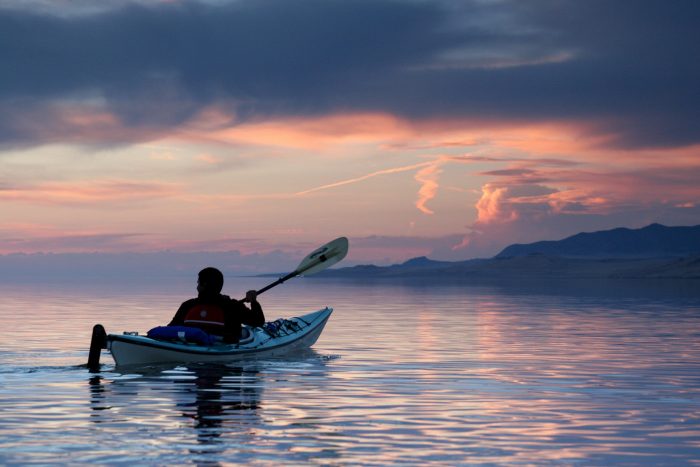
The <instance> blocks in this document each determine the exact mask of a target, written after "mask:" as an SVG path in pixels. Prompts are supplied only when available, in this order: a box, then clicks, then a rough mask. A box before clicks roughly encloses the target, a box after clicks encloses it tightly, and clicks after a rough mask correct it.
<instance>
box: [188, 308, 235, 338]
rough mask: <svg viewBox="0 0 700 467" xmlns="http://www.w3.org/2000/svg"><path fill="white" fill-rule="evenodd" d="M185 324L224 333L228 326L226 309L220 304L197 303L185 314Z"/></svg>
mask: <svg viewBox="0 0 700 467" xmlns="http://www.w3.org/2000/svg"><path fill="white" fill-rule="evenodd" d="M184 324H185V326H193V327H196V328H200V329H203V330H204V331H206V332H210V333H212V334H219V335H221V334H223V333H224V329H225V326H226V318H225V316H224V310H223V309H222V308H221V307H220V306H219V305H214V304H207V305H202V304H197V305H194V306H193V307H192V308H190V309H189V311H188V312H187V314H186V315H185V320H184Z"/></svg>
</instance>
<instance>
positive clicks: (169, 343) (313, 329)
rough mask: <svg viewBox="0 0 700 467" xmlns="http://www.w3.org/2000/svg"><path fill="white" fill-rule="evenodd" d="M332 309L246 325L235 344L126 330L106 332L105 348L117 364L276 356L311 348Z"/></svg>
mask: <svg viewBox="0 0 700 467" xmlns="http://www.w3.org/2000/svg"><path fill="white" fill-rule="evenodd" d="M332 312H333V309H332V308H328V307H326V308H324V309H322V310H318V311H315V312H313V313H309V314H306V315H302V316H298V317H295V318H290V319H278V320H277V321H273V322H268V323H265V325H264V326H262V327H248V326H244V336H243V338H242V339H241V340H240V341H239V342H238V343H236V344H226V343H215V344H213V345H200V344H195V343H191V342H179V341H177V340H175V341H173V340H160V339H153V338H150V337H147V336H139V335H135V333H124V334H107V336H106V347H107V349H108V350H109V352H110V353H111V354H112V357H113V358H114V362H115V363H116V364H117V366H122V365H141V364H149V363H179V362H228V361H232V360H238V359H241V358H249V357H274V356H279V355H286V354H290V353H293V352H295V351H299V350H302V349H306V348H308V347H311V346H312V345H313V344H314V343H315V342H316V340H317V339H318V337H319V336H320V335H321V331H323V328H324V326H325V325H326V322H327V321H328V318H329V317H330V316H331V313H332Z"/></svg>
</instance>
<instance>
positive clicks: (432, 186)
mask: <svg viewBox="0 0 700 467" xmlns="http://www.w3.org/2000/svg"><path fill="white" fill-rule="evenodd" d="M440 165H441V164H440V161H439V160H438V161H436V162H435V163H433V164H431V165H428V166H426V167H424V168H422V169H421V170H419V171H418V173H416V175H415V177H414V178H415V179H416V181H417V182H420V183H421V187H420V189H419V190H418V200H417V201H416V208H418V210H419V211H421V212H423V213H424V214H434V212H433V211H432V210H431V209H429V208H428V207H427V206H426V204H427V203H428V201H430V200H431V199H433V198H434V197H435V194H436V193H437V190H438V188H439V184H438V175H440V173H442V170H441V169H440Z"/></svg>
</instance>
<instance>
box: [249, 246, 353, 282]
mask: <svg viewBox="0 0 700 467" xmlns="http://www.w3.org/2000/svg"><path fill="white" fill-rule="evenodd" d="M347 254H348V239H347V238H345V237H338V238H336V239H335V240H333V241H331V242H328V243H326V244H325V245H323V246H322V247H320V248H317V249H316V250H314V251H313V252H312V253H309V255H308V256H307V257H306V258H304V259H303V260H301V263H299V266H297V268H296V269H295V270H294V272H290V273H289V274H287V275H286V276H284V277H280V278H279V279H277V280H276V281H275V282H273V283H272V284H269V285H266V286H265V287H263V288H262V289H260V290H258V291H256V294H257V295H260V294H261V293H263V292H265V291H267V290H270V289H271V288H273V287H275V286H277V285H279V284H281V283H282V282H285V281H287V280H289V279H291V278H292V277H296V276H301V275H304V276H310V275H311V274H316V273H317V272H321V271H323V270H324V269H327V268H329V267H331V266H333V265H334V264H335V263H337V262H338V261H340V260H341V259H343V258H345V255H347Z"/></svg>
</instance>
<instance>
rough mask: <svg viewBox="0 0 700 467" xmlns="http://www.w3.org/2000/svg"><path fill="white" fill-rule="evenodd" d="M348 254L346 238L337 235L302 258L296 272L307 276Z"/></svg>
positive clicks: (329, 265) (331, 264)
mask: <svg viewBox="0 0 700 467" xmlns="http://www.w3.org/2000/svg"><path fill="white" fill-rule="evenodd" d="M347 254H348V239H347V238H345V237H338V238H336V239H335V240H333V241H331V242H328V243H326V244H325V245H323V246H322V247H320V248H319V249H317V250H316V251H314V252H313V253H311V254H309V256H307V257H306V258H304V259H303V260H302V261H301V263H299V266H298V267H297V269H296V272H297V273H298V274H301V275H304V276H309V275H311V274H316V273H317V272H320V271H323V270H324V269H326V268H329V267H331V266H333V265H334V264H335V263H337V262H338V261H340V260H341V259H343V258H345V255H347Z"/></svg>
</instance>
